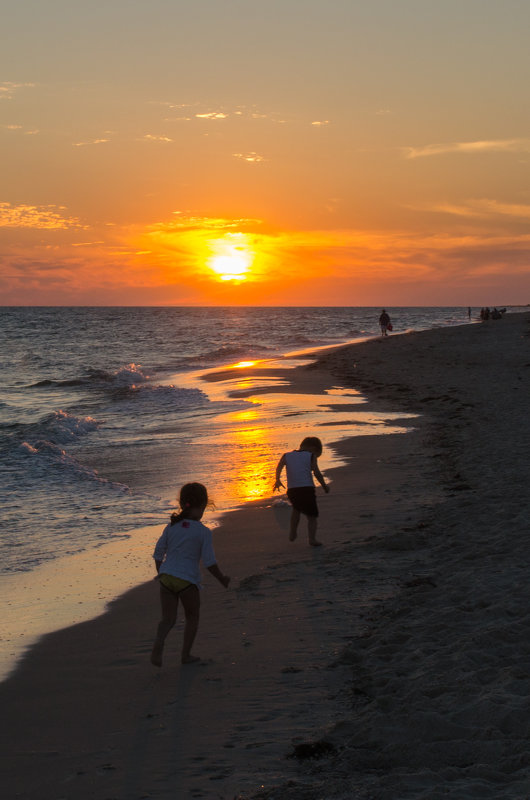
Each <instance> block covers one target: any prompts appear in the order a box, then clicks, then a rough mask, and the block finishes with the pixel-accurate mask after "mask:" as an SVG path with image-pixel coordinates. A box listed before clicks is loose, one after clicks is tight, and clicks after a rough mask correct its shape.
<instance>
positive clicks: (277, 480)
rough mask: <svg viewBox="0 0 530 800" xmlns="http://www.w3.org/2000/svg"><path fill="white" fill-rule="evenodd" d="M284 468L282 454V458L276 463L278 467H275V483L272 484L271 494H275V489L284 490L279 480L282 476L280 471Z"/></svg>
mask: <svg viewBox="0 0 530 800" xmlns="http://www.w3.org/2000/svg"><path fill="white" fill-rule="evenodd" d="M284 466H285V453H284V454H283V456H282V457H281V458H280V460H279V461H278V466H277V467H276V482H275V484H274V489H273V492H275V491H276V490H277V489H280V487H281V488H282V489H283V488H285V487H284V485H283V483H282V482H281V480H280V475H281V474H282V470H283V468H284Z"/></svg>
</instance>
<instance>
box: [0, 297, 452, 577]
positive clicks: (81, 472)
mask: <svg viewBox="0 0 530 800" xmlns="http://www.w3.org/2000/svg"><path fill="white" fill-rule="evenodd" d="M379 313H380V309H376V308H254V307H252V308H250V307H245V308H232V307H230V308H217V307H215V308H210V307H209V308H180V307H176V308H168V307H164V308H85V307H83V308H45V307H37V308H24V307H16V308H12V307H5V308H2V309H1V313H0V341H1V349H0V353H1V357H0V358H1V362H0V364H1V375H2V381H1V388H0V454H1V462H0V496H1V498H2V512H1V518H0V573H2V574H6V573H18V572H27V571H31V570H33V569H35V568H36V567H38V566H39V565H41V564H43V563H44V562H47V561H49V560H52V559H57V558H61V557H64V556H67V555H71V554H74V553H77V552H80V551H86V550H89V549H90V548H94V547H97V546H99V545H101V544H103V543H105V542H108V541H111V540H113V539H114V538H115V537H116V536H117V535H123V534H125V533H126V532H127V531H129V530H132V529H136V528H139V527H142V526H146V525H156V524H158V523H160V524H161V523H162V522H163V521H164V520H165V519H166V518H167V514H168V510H169V509H171V508H173V507H174V505H175V498H176V496H177V493H178V489H179V487H180V486H181V485H182V484H183V483H184V482H186V481H188V480H199V481H201V482H203V483H205V484H206V485H207V486H208V489H209V491H210V494H211V495H212V496H213V499H214V501H215V505H216V509H217V512H223V511H226V510H228V509H229V508H233V507H235V506H237V505H240V504H241V503H244V502H247V501H249V500H256V499H260V498H261V497H264V496H267V495H270V493H271V485H272V481H273V470H274V464H275V463H276V461H277V459H278V457H279V455H281V452H283V450H284V449H286V448H287V447H294V446H297V445H298V441H299V440H300V439H301V438H303V436H304V435H305V433H306V432H307V429H308V427H318V425H319V424H320V422H319V419H318V417H316V416H315V414H316V413H317V412H320V413H325V412H326V411H327V412H328V413H329V409H326V408H323V407H322V405H321V404H322V398H319V397H315V398H311V397H309V396H306V397H304V398H297V397H295V396H287V395H285V396H282V395H281V393H279V392H278V388H279V387H278V383H280V384H281V383H282V382H283V383H285V380H286V379H285V374H286V370H288V369H289V368H290V367H292V366H295V365H296V364H298V363H301V359H303V351H304V350H311V349H313V348H316V347H324V346H330V345H338V344H341V343H345V342H351V341H354V340H358V339H363V338H366V337H371V336H374V335H377V334H378V333H379V327H378V316H379ZM390 314H391V317H392V320H393V322H394V333H400V332H405V331H408V330H419V329H424V328H429V327H438V326H444V325H455V324H464V323H466V322H467V321H468V318H467V308H466V309H462V308H394V309H390ZM296 351H298V354H297V355H295V356H291V357H290V358H288V359H283V360H282V361H278V360H277V359H279V357H281V356H285V355H286V354H289V353H293V352H296ZM300 351H302V352H301V353H300ZM261 359H269V360H270V359H272V360H273V364H274V363H275V364H276V366H277V374H276V375H274V376H273V377H269V378H267V379H261V381H259V382H258V383H256V382H254V383H253V384H252V386H251V387H250V388H251V389H256V388H264V387H266V386H267V385H269V386H270V385H272V384H274V385H275V394H274V395H258V396H255V397H250V398H249V397H246V396H239V397H238V396H237V395H238V393H239V395H241V394H243V395H245V394H246V393H245V391H244V390H245V389H246V390H247V392H248V389H249V387H248V386H245V385H243V386H242V385H241V381H239V380H238V375H237V368H236V369H233V371H232V372H233V375H234V377H233V378H232V379H231V380H228V381H222V382H206V381H204V380H202V378H201V375H202V373H205V372H207V371H211V370H214V369H219V368H221V367H225V366H230V365H231V366H233V365H237V364H239V363H242V362H249V361H256V360H261ZM282 376H283V377H282ZM247 382H248V381H247ZM335 395H336V396H335V397H334V402H335V403H337V402H339V401H338V400H337V398H338V397H340V396H341V387H336V392H335ZM266 397H268V398H269V400H268V401H266V399H265V398H266ZM271 397H273V398H274V401H275V402H274V403H273V404H272V405H271V403H270V398H271ZM347 399H348V398H347V397H346V398H343V400H342V401H343V402H345V401H346V400H347ZM349 400H350V401H351V394H350V396H349ZM357 400H358V402H361V401H362V398H357ZM300 404H301V405H302V406H303V408H301V407H300ZM360 413H361V408H360V410H359V414H360ZM308 415H309V416H308ZM352 421H354V420H353V418H351V416H350V425H351V422H352ZM380 422H381V424H382V425H381V427H383V428H384V424H385V420H381V421H380ZM377 423H378V421H377V420H375V421H373V420H372V429H373V426H374V425H375V427H376V428H377ZM364 424H365V428H364V429H363V432H365V430H366V424H367V423H366V422H365V423H364ZM386 424H387V423H386ZM378 430H379V428H378ZM374 432H375V431H374ZM352 433H353V434H354V433H355V431H354V430H353V429H352V428H351V427H350V428H348V427H346V428H345V429H344V428H343V429H340V430H339V429H338V428H337V429H335V428H334V432H333V436H334V438H335V439H339V438H340V437H341V436H342V435H352ZM321 438H322V437H321ZM331 457H332V455H331V454H330V455H329V458H331Z"/></svg>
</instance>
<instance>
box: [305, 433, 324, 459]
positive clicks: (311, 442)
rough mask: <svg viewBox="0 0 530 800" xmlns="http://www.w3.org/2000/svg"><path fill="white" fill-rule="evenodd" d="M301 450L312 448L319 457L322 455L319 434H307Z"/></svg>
mask: <svg viewBox="0 0 530 800" xmlns="http://www.w3.org/2000/svg"><path fill="white" fill-rule="evenodd" d="M300 450H311V452H313V453H314V454H315V455H316V457H317V458H318V457H319V456H321V455H322V442H321V441H320V439H319V438H318V437H317V436H306V438H305V439H304V440H303V442H302V444H301V445H300Z"/></svg>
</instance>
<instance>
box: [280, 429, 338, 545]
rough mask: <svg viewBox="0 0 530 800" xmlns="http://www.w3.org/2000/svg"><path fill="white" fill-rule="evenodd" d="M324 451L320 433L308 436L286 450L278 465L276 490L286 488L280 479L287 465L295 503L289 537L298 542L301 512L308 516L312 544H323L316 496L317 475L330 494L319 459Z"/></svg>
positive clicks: (289, 489)
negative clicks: (318, 539) (297, 446)
mask: <svg viewBox="0 0 530 800" xmlns="http://www.w3.org/2000/svg"><path fill="white" fill-rule="evenodd" d="M321 455H322V442H321V441H320V439H317V437H316V436H307V437H306V438H305V439H304V440H303V442H302V443H301V445H300V447H299V448H298V450H291V452H289V453H284V454H283V456H282V457H281V458H280V460H279V461H278V465H277V467H276V482H275V484H274V491H277V490H278V491H279V489H280V488H284V485H283V483H282V482H281V480H280V477H281V474H282V471H283V468H284V467H285V471H286V473H287V497H288V498H289V501H290V503H291V506H292V510H291V524H290V530H289V541H290V542H294V540H295V539H296V537H297V536H298V523H299V522H300V516H301V514H304V515H305V516H306V517H307V535H308V538H309V544H310V545H311V547H319V546H320V545H321V544H322V542H319V541H317V538H316V533H317V525H318V506H317V500H316V492H315V484H314V482H313V475H314V476H315V478H316V479H317V481H318V482H319V483H320V485H321V486H322V488H323V489H324V491H325V492H326V494H327V493H328V492H329V486H328V485H327V483H326V481H325V480H324V477H323V475H322V473H321V472H320V470H319V468H318V459H319V457H320V456H321Z"/></svg>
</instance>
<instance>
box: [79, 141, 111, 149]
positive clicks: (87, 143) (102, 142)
mask: <svg viewBox="0 0 530 800" xmlns="http://www.w3.org/2000/svg"><path fill="white" fill-rule="evenodd" d="M107 142H110V139H89V140H88V141H86V142H74V143H73V145H74V147H89V146H90V145H93V144H106V143H107Z"/></svg>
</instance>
